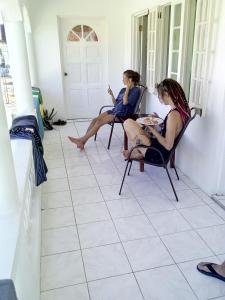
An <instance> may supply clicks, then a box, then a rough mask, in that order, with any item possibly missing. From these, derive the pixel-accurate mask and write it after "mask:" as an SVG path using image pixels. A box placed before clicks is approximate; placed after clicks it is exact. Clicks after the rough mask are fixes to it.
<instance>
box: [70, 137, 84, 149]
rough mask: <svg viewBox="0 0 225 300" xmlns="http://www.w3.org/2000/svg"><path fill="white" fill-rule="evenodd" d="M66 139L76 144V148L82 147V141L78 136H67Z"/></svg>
mask: <svg viewBox="0 0 225 300" xmlns="http://www.w3.org/2000/svg"><path fill="white" fill-rule="evenodd" d="M68 139H69V140H70V141H71V142H72V143H74V144H76V145H77V148H79V149H81V150H83V149H84V143H83V142H82V140H81V139H79V138H73V137H72V136H68Z"/></svg>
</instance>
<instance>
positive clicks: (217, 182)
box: [126, 0, 225, 194]
mask: <svg viewBox="0 0 225 300" xmlns="http://www.w3.org/2000/svg"><path fill="white" fill-rule="evenodd" d="M166 2H168V1H160V0H154V1H151V2H150V1H146V0H139V1H135V0H129V1H128V0H127V4H128V3H129V6H128V7H129V9H128V10H127V18H126V30H127V31H128V30H130V29H129V28H131V17H130V16H131V15H132V14H134V13H137V12H138V11H141V10H143V9H146V8H151V7H154V6H156V5H158V4H163V3H166ZM224 15H225V1H221V3H220V15H219V16H218V23H217V24H216V27H217V28H215V32H216V33H217V36H216V37H215V41H216V42H215V47H214V53H213V54H212V56H213V57H212V59H213V63H212V68H211V71H210V73H211V76H210V77H211V78H210V79H211V83H210V88H209V93H208V99H207V100H208V106H207V114H206V116H205V117H204V118H201V119H199V118H197V119H196V120H195V121H194V122H193V123H192V124H191V125H190V127H189V128H188V130H187V132H186V134H185V136H184V138H183V140H182V143H181V145H180V147H179V150H178V151H177V156H176V164H177V165H178V166H179V167H180V169H181V170H182V171H183V172H184V173H185V174H186V175H188V176H189V177H190V178H191V179H192V180H193V181H194V182H195V183H196V184H197V185H198V186H199V187H201V188H202V189H203V190H204V191H205V192H207V193H208V194H213V193H225V130H224V120H225V79H224V69H225V58H224V50H225V35H224V28H225V21H224V17H223V16H224ZM126 36H127V37H129V38H127V39H126V52H127V53H130V49H131V38H130V34H129V35H128V34H127V35H126ZM129 61H130V56H126V62H127V63H128V62H129ZM147 111H148V112H149V111H157V112H159V113H160V114H161V115H163V114H165V113H166V109H165V107H163V106H162V105H161V104H160V103H159V102H158V101H157V99H156V98H155V97H154V95H150V94H149V95H148V97H147Z"/></svg>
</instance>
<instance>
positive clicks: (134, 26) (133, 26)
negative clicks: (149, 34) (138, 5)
mask: <svg viewBox="0 0 225 300" xmlns="http://www.w3.org/2000/svg"><path fill="white" fill-rule="evenodd" d="M148 14H149V9H148V8H146V9H144V10H141V11H139V12H137V13H134V14H133V15H132V16H131V68H132V69H133V70H136V68H137V62H136V55H135V54H136V53H137V51H138V49H137V44H138V43H137V30H136V29H137V24H138V22H137V21H138V18H140V17H143V16H147V15H148Z"/></svg>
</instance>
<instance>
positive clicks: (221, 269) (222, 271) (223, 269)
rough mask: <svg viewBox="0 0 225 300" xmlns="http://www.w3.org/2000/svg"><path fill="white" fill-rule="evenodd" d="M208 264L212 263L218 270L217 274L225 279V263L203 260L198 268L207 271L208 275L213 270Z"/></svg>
mask: <svg viewBox="0 0 225 300" xmlns="http://www.w3.org/2000/svg"><path fill="white" fill-rule="evenodd" d="M208 265H211V266H212V268H213V269H214V270H215V271H216V272H217V274H219V275H221V276H222V277H224V280H225V265H224V264H222V265H218V264H214V263H209V262H201V263H199V264H198V270H199V271H203V272H205V273H207V275H210V274H211V271H210V270H209V268H208Z"/></svg>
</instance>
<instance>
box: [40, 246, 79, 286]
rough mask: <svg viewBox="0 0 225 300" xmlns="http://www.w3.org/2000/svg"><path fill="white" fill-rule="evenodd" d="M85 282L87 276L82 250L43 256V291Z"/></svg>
mask: <svg viewBox="0 0 225 300" xmlns="http://www.w3.org/2000/svg"><path fill="white" fill-rule="evenodd" d="M65 271H66V272H65ZM84 282H85V276H84V269H83V263H82V259H81V254H80V251H74V252H67V253H61V254H55V255H50V256H44V257H42V259H41V290H42V291H44V290H49V289H54V288H59V287H64V286H67V285H74V284H76V283H84Z"/></svg>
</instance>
